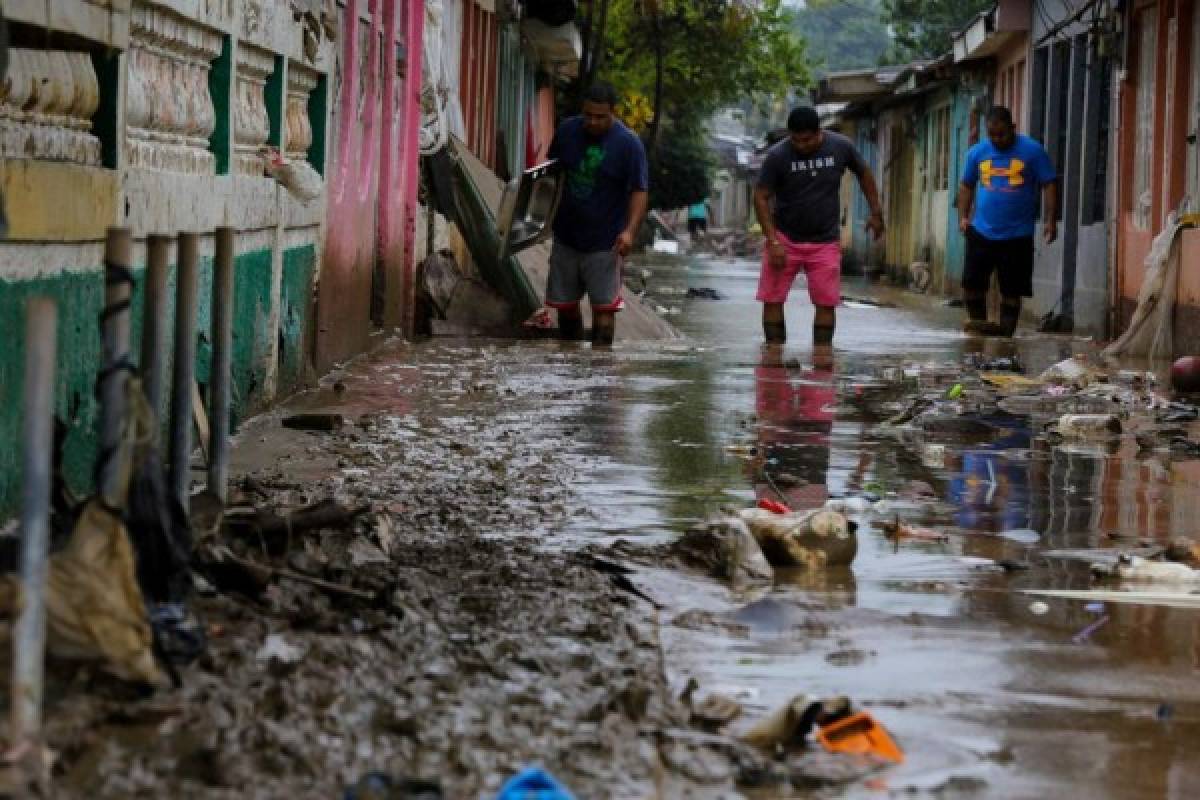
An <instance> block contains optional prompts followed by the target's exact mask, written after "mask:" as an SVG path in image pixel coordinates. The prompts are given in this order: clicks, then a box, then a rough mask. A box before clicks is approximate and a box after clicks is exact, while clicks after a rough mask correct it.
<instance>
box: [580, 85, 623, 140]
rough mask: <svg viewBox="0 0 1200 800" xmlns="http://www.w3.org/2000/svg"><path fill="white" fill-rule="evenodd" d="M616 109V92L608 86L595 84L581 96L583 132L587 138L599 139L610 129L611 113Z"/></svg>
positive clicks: (611, 122)
mask: <svg viewBox="0 0 1200 800" xmlns="http://www.w3.org/2000/svg"><path fill="white" fill-rule="evenodd" d="M616 107H617V92H616V90H615V89H613V87H612V86H611V85H610V84H607V83H597V84H595V85H594V86H592V87H591V88H589V89H588V90H587V92H585V93H584V95H583V130H584V132H585V133H586V134H587V135H588V136H593V137H600V136H603V135H604V134H606V133H608V129H609V128H611V127H612V124H613V119H615V117H614V116H613V111H614V109H616Z"/></svg>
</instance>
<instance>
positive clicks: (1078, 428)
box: [1054, 414, 1123, 440]
mask: <svg viewBox="0 0 1200 800" xmlns="http://www.w3.org/2000/svg"><path fill="white" fill-rule="evenodd" d="M1122 430H1123V428H1122V425H1121V419H1120V417H1118V416H1117V415H1116V414H1063V415H1062V416H1061V417H1059V419H1058V422H1057V423H1055V425H1054V432H1055V433H1057V434H1058V435H1059V436H1062V437H1063V438H1064V439H1076V440H1080V439H1083V440H1086V439H1107V438H1111V437H1113V436H1120V435H1121V431H1122Z"/></svg>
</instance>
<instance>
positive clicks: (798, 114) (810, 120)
mask: <svg viewBox="0 0 1200 800" xmlns="http://www.w3.org/2000/svg"><path fill="white" fill-rule="evenodd" d="M788 130H789V131H791V132H792V133H816V132H817V131H819V130H821V118H820V117H819V116H817V110H816V109H815V108H813V107H812V106H800V107H799V108H793V109H792V113H790V114H788Z"/></svg>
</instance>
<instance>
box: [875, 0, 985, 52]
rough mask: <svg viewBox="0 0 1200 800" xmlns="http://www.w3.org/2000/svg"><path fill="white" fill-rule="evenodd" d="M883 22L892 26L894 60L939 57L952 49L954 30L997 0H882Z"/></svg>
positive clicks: (961, 26)
mask: <svg viewBox="0 0 1200 800" xmlns="http://www.w3.org/2000/svg"><path fill="white" fill-rule="evenodd" d="M882 2H883V18H884V21H885V22H886V23H887V24H888V25H889V26H890V27H891V29H892V38H893V40H894V41H893V48H892V53H891V60H892V61H895V62H907V61H915V60H920V59H928V58H937V57H938V56H941V55H944V54H945V53H948V52H950V48H951V47H952V46H953V40H954V33H955V32H956V31H959V30H961V29H962V28H963V26H965V25H966V24H967V23H968V22H970V21H971V19H972V18H973V17H974V16H975V15H976V14H978V13H979V12H980V11H983V10H984V9H986V8H991V7H992V6H993V5H994V4H995V3H994V0H882Z"/></svg>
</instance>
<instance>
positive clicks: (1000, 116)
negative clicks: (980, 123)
mask: <svg viewBox="0 0 1200 800" xmlns="http://www.w3.org/2000/svg"><path fill="white" fill-rule="evenodd" d="M987 121H988V122H999V123H1001V124H1003V125H1012V124H1013V116H1012V111H1010V110H1009V109H1008V107H1007V106H992V107H991V108H989V109H988V113H987Z"/></svg>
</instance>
